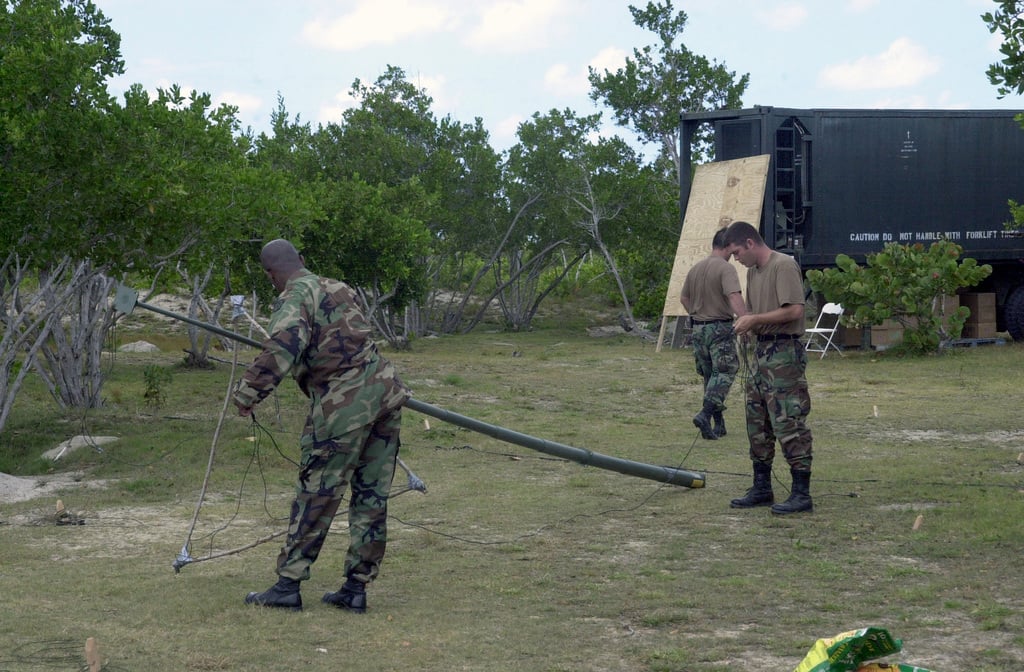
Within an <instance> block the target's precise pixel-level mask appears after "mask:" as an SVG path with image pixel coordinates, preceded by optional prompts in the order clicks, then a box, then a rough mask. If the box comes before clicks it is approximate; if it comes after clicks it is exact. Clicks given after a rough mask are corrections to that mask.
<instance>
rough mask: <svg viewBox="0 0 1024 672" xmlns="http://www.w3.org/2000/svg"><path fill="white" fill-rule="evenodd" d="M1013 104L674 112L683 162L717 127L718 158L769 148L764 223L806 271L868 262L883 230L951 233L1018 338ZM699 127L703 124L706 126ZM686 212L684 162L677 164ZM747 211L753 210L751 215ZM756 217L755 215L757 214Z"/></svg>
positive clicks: (1022, 286)
mask: <svg viewBox="0 0 1024 672" xmlns="http://www.w3.org/2000/svg"><path fill="white" fill-rule="evenodd" d="M1016 114H1019V112H1014V111H1009V110H839V109H811V110H802V109H787V108H778V107H754V108H749V109H742V110H717V111H713V112H695V113H683V114H681V115H680V145H681V146H680V159H681V165H684V166H686V165H690V159H691V154H692V151H691V148H692V147H693V145H694V143H695V142H697V140H698V138H700V137H702V135H699V134H698V132H699V131H702V130H708V126H709V125H710V126H711V127H712V129H711V130H713V143H714V152H715V160H716V161H726V160H731V159H739V158H743V157H748V156H758V155H761V154H768V155H769V156H770V161H769V169H768V179H767V183H766V189H765V197H764V207H763V210H762V213H763V214H762V221H761V222H760V226H761V232H762V235H763V236H764V239H765V241H766V242H767V243H768V245H769V246H770V247H772V248H774V249H776V250H779V251H780V252H785V253H787V254H792V255H793V256H795V257H796V258H797V259H798V260H799V262H800V264H801V266H802V267H803V269H804V271H807V270H808V269H812V268H827V267H830V266H834V265H835V258H836V255H838V254H847V255H849V256H851V257H853V258H854V259H856V260H857V261H858V262H860V263H863V261H864V259H865V257H866V255H868V254H870V253H872V252H877V251H880V250H881V249H882V247H883V246H884V245H885V244H886V243H888V242H897V243H923V244H925V245H926V246H927V245H929V244H931V243H932V242H934V241H936V240H939V239H942V238H946V239H949V240H952V241H954V242H956V243H958V244H959V245H961V246H962V247H963V249H964V257H971V258H974V259H976V260H977V261H978V263H983V264H990V265H991V266H992V275H991V276H989V278H988V279H987V280H985V281H984V283H983V284H982V285H979V286H978V287H977V288H972V290H971V291H975V292H993V293H994V294H995V295H996V309H997V311H996V317H997V328H998V329H999V330H1000V331H1008V332H1009V334H1010V335H1011V336H1012V337H1013V339H1014V340H1018V341H1020V340H1024V237H1022V236H1021V232H1015V231H1008V230H1007V228H1006V225H1005V224H1006V222H1008V221H1010V219H1011V217H1010V213H1009V207H1008V205H1007V201H1009V200H1010V199H1013V200H1015V201H1017V202H1019V203H1024V129H1022V128H1021V126H1020V124H1018V123H1017V121H1016V120H1015V119H1014V117H1015V115H1016ZM703 135H704V136H706V134H703ZM681 174H682V175H681V180H680V182H681V184H680V205H681V207H682V210H681V211H682V212H683V213H685V212H686V204H687V200H688V198H689V193H690V173H689V171H686V170H683V171H681ZM752 223H754V222H752ZM754 224H756V223H754Z"/></svg>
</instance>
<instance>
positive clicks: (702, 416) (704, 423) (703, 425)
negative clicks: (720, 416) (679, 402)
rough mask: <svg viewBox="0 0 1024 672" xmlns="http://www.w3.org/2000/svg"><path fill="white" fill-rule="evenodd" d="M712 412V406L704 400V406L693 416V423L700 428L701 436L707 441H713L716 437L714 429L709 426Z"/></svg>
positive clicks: (713, 410) (713, 411)
mask: <svg viewBox="0 0 1024 672" xmlns="http://www.w3.org/2000/svg"><path fill="white" fill-rule="evenodd" d="M714 413H715V409H714V407H713V406H712V405H711V404H709V403H708V402H706V401H705V402H704V408H702V409H700V413H698V414H697V415H695V416H693V425H694V426H695V427H696V428H697V429H699V430H700V435H701V438H703V439H706V440H708V441H714V440H715V439H717V438H718V435H717V434H715V430H713V429H712V428H711V417H712V416H713V415H714Z"/></svg>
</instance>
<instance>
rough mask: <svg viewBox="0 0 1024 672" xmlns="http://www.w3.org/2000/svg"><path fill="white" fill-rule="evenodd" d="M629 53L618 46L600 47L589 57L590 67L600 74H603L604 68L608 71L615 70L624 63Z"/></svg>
mask: <svg viewBox="0 0 1024 672" xmlns="http://www.w3.org/2000/svg"><path fill="white" fill-rule="evenodd" d="M628 57H629V54H628V53H626V51H625V50H623V49H619V48H618V47H607V48H606V49H602V50H601V51H599V52H598V53H597V55H596V56H594V57H593V58H592V59H590V63H589V65H590V67H592V68H593V69H594V70H596V71H597V72H598V73H600V74H604V71H605V70H608V71H609V72H617V71H618V70H619V69H620V68H622V67H623V66H625V65H626V59H627V58H628Z"/></svg>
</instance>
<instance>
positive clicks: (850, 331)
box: [833, 325, 864, 348]
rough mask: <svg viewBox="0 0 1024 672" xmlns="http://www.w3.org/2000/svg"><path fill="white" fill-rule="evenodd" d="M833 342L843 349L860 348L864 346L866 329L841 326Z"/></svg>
mask: <svg viewBox="0 0 1024 672" xmlns="http://www.w3.org/2000/svg"><path fill="white" fill-rule="evenodd" d="M833 341H834V342H836V343H838V344H839V345H840V347H842V348H859V347H861V346H863V345H864V329H863V328H855V327H847V326H843V325H840V327H839V331H837V332H836V337H835V338H834V339H833Z"/></svg>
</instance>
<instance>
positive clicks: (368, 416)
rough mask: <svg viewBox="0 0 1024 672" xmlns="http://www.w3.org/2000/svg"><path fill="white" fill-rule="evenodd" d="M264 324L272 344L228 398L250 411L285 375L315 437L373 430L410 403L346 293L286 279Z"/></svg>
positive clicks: (304, 276)
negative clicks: (304, 400)
mask: <svg viewBox="0 0 1024 672" xmlns="http://www.w3.org/2000/svg"><path fill="white" fill-rule="evenodd" d="M278 301H279V305H278V306H277V307H276V309H275V310H274V314H273V315H272V316H271V318H270V328H269V333H270V337H269V338H268V339H267V340H266V341H264V342H263V352H261V353H260V354H259V355H258V356H257V357H256V360H255V361H254V362H253V363H252V365H251V366H250V367H249V368H248V369H247V370H246V372H245V374H244V375H243V377H242V380H241V382H240V383H239V386H238V389H237V390H236V391H235V393H234V402H235V404H236V405H237V406H239V407H252V406H253V405H254V404H256V403H259V402H260V401H262V400H263V399H265V398H266V397H267V395H269V394H270V393H271V392H272V391H273V390H274V388H275V387H277V385H278V384H280V382H281V381H282V380H283V379H284V377H285V376H286V375H289V374H291V376H292V377H293V378H294V379H295V381H296V382H297V383H298V385H299V387H300V388H301V389H302V392H303V394H305V395H306V396H307V397H309V398H310V401H311V402H312V410H311V420H312V421H313V423H314V425H316V426H317V433H320V432H328V433H329V434H330V435H332V436H337V435H339V434H342V433H345V432H349V431H352V430H354V429H358V428H359V427H363V426H366V425H368V424H370V423H372V422H373V421H374V420H375V419H376V418H377V417H378V416H379V415H380V414H381V413H382V412H383V411H386V410H390V409H394V408H397V407H399V406H401V405H402V404H404V403H405V401H406V399H408V398H409V389H408V388H407V387H406V386H405V384H404V383H402V381H401V380H400V379H399V378H398V375H397V374H396V372H395V368H394V366H393V365H392V364H391V362H389V361H388V360H387V359H386V358H384V357H383V356H381V354H380V353H379V352H378V351H377V346H376V344H375V343H374V342H373V339H372V338H371V330H370V324H369V322H368V321H367V319H366V317H365V316H364V315H363V312H362V310H361V309H360V308H359V305H358V304H357V302H356V297H355V293H354V292H353V291H352V288H351V287H349V286H348V285H346V284H345V283H343V282H339V281H337V280H331V279H329V278H322V277H319V276H317V275H315V274H314V273H311V272H309V271H303V272H302V273H299V274H296V275H295V276H293V277H292V278H290V279H289V280H288V283H287V285H286V286H285V289H284V291H283V292H282V293H281V296H280V297H279V298H278Z"/></svg>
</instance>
